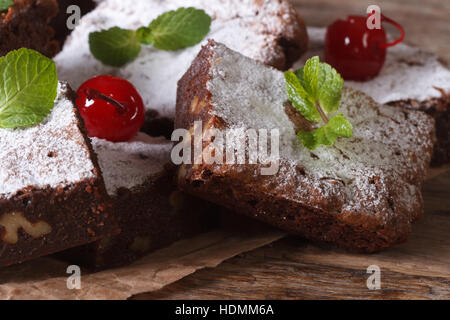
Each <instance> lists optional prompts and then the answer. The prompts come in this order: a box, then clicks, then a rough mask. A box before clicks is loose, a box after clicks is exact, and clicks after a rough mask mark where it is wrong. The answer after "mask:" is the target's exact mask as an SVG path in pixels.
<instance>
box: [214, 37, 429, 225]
mask: <svg viewBox="0 0 450 320" xmlns="http://www.w3.org/2000/svg"><path fill="white" fill-rule="evenodd" d="M212 50H214V54H213V56H212V57H211V58H210V63H211V64H212V67H211V71H210V74H211V80H210V81H209V82H208V90H209V91H210V93H211V101H212V104H213V107H212V111H211V112H212V114H214V115H216V116H218V117H220V118H221V119H223V120H224V122H225V124H226V125H227V127H229V128H230V127H231V128H246V129H248V128H252V129H255V130H258V129H269V130H270V129H279V131H280V156H281V169H280V173H279V174H278V177H279V178H276V177H275V178H274V179H276V181H277V183H276V185H274V186H273V187H272V188H271V189H272V190H273V192H274V194H279V193H281V194H285V192H284V191H283V190H290V189H294V192H292V197H293V199H291V200H292V201H298V202H301V203H304V204H305V205H307V206H309V207H315V208H319V209H324V206H325V207H326V206H327V204H328V205H331V204H333V203H334V204H335V207H334V208H333V209H332V210H336V212H347V214H356V213H358V214H360V213H361V212H365V213H367V214H372V213H373V214H379V215H380V216H382V217H383V219H386V220H387V219H391V218H392V217H393V214H394V213H395V211H394V209H393V208H392V207H395V208H397V210H400V209H398V208H402V210H406V214H411V215H412V214H413V213H414V212H416V213H417V210H413V209H414V208H417V207H420V202H418V199H419V198H420V184H421V183H422V179H423V177H424V175H425V172H426V170H427V166H428V164H429V160H430V156H431V152H424V150H428V151H430V150H431V149H432V139H431V133H432V131H433V122H432V120H431V119H430V118H429V117H427V116H425V115H423V114H422V113H419V112H414V111H401V110H398V109H395V108H393V107H389V106H382V105H378V104H377V103H375V102H374V101H373V100H372V99H371V98H370V97H368V96H367V95H365V94H363V93H361V92H358V91H355V90H353V89H350V88H346V89H345V90H344V92H343V97H342V106H341V109H340V111H342V112H343V113H344V114H345V115H346V116H347V117H348V118H349V119H350V121H351V122H352V124H353V126H354V136H353V137H352V138H351V139H339V140H338V141H337V142H336V144H335V145H334V146H333V147H319V148H318V149H316V150H314V151H309V150H307V149H305V148H304V147H303V146H302V145H301V143H300V142H299V140H298V138H297V136H296V132H295V128H294V124H293V122H292V121H291V120H290V118H289V117H288V115H287V114H286V112H285V103H286V102H287V101H288V97H287V94H286V89H285V80H284V77H283V73H281V72H279V71H278V70H275V69H272V68H267V67H264V66H262V65H261V64H260V63H258V62H256V61H253V60H251V59H248V58H246V57H243V56H242V55H240V54H238V53H236V52H234V51H231V50H229V49H228V48H226V47H225V46H223V45H221V44H216V45H215V46H214V47H212ZM298 168H302V170H303V171H304V174H302V175H299V174H298ZM311 193H314V195H315V197H313V198H314V199H315V200H314V201H316V202H311V201H313V200H311V199H313V198H312V197H310V196H309V194H311ZM308 199H309V200H308ZM336 199H339V203H340V206H337V205H336V201H337V200H336ZM391 201H392V203H391ZM414 218H415V217H413V216H410V217H409V220H410V221H412V220H414Z"/></svg>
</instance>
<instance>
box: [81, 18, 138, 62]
mask: <svg viewBox="0 0 450 320" xmlns="http://www.w3.org/2000/svg"><path fill="white" fill-rule="evenodd" d="M89 46H90V49H91V53H92V55H93V56H94V57H95V58H96V59H97V60H100V61H101V62H103V63H104V64H106V65H110V66H113V67H121V66H123V65H125V64H127V63H128V62H130V61H132V60H134V59H136V57H137V56H138V55H139V52H140V51H141V44H140V42H139V40H138V38H137V36H136V31H133V30H126V29H121V28H118V27H114V28H111V29H108V30H102V31H98V32H92V33H90V34H89Z"/></svg>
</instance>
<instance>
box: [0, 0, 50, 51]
mask: <svg viewBox="0 0 450 320" xmlns="http://www.w3.org/2000/svg"><path fill="white" fill-rule="evenodd" d="M13 2H14V5H13V6H12V7H10V8H9V9H7V10H5V11H3V12H0V56H3V55H6V54H7V53H8V52H9V51H12V50H15V49H19V48H29V49H34V50H36V51H39V52H40V53H42V54H44V55H46V56H47V57H50V58H51V57H53V56H54V55H55V54H56V53H57V52H58V51H59V44H58V42H57V41H56V40H55V38H54V34H55V33H54V30H53V29H52V28H51V27H50V22H51V20H52V19H53V18H54V17H55V16H56V15H57V13H58V4H57V1H56V0H14V1H13Z"/></svg>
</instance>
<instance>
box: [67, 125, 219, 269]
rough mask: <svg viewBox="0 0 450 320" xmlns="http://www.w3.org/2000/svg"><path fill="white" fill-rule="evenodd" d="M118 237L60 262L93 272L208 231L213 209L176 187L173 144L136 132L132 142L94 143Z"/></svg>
mask: <svg viewBox="0 0 450 320" xmlns="http://www.w3.org/2000/svg"><path fill="white" fill-rule="evenodd" d="M93 146H94V149H95V151H96V153H97V155H98V158H99V162H100V167H101V169H102V171H103V175H104V179H105V183H106V187H107V190H108V193H109V194H110V196H111V197H112V198H113V201H114V211H115V213H116V216H117V220H118V221H119V226H120V228H121V230H122V231H121V233H120V234H119V235H117V236H113V237H107V238H105V239H102V240H100V241H97V242H96V243H93V244H89V245H85V246H82V247H79V248H74V249H72V250H68V251H67V252H64V253H62V254H61V255H60V257H62V258H63V259H64V260H68V261H71V262H73V263H76V264H81V265H84V266H86V267H88V268H91V269H103V268H107V267H115V266H121V265H125V264H127V263H130V262H132V261H135V260H136V259H138V258H140V257H142V256H144V255H145V254H147V253H149V252H151V251H154V250H157V249H160V248H163V247H166V246H168V245H170V244H171V243H173V242H175V241H177V240H179V239H182V238H186V237H190V236H193V235H195V234H197V233H200V232H202V231H206V230H207V229H208V228H209V227H210V226H211V225H212V224H213V223H214V219H215V217H214V216H213V215H211V212H208V213H209V214H207V215H206V214H205V213H206V212H207V211H208V210H210V209H211V207H212V206H211V205H209V204H207V203H205V202H204V201H202V200H199V199H196V198H193V197H191V196H187V195H185V194H183V193H181V192H180V191H178V190H177V188H176V183H175V181H174V176H175V169H176V168H174V167H173V166H170V165H169V163H170V151H171V148H172V143H171V142H170V141H167V140H165V139H163V138H151V137H149V136H147V135H145V134H143V133H140V134H139V135H138V136H137V137H136V138H135V139H134V140H133V141H130V142H124V143H113V142H109V141H105V140H100V139H96V138H94V139H93Z"/></svg>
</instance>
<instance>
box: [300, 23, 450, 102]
mask: <svg viewBox="0 0 450 320" xmlns="http://www.w3.org/2000/svg"><path fill="white" fill-rule="evenodd" d="M325 33H326V30H325V29H324V28H312V27H311V28H308V34H309V37H310V44H311V45H310V50H309V51H308V52H307V53H306V55H305V56H304V57H303V58H302V59H301V60H300V61H298V62H297V63H296V64H295V66H294V68H300V67H303V65H304V64H305V61H306V60H307V59H309V58H310V57H312V56H315V55H319V56H321V57H322V60H323V50H324V41H325ZM345 85H346V86H349V87H352V88H355V89H357V90H360V91H363V92H365V93H367V94H368V95H370V96H371V97H372V98H374V99H375V100H376V101H377V102H378V103H389V102H396V101H402V100H409V99H412V100H417V101H419V102H423V101H425V100H428V99H430V98H439V97H441V92H440V91H439V90H437V89H436V88H440V89H443V90H444V91H447V92H450V70H449V69H448V68H446V67H445V66H444V65H443V64H442V63H441V62H440V61H439V58H438V56H436V55H434V54H432V53H429V52H426V51H424V50H422V49H420V48H415V47H411V46H408V45H405V44H400V45H397V46H395V47H393V48H389V49H388V51H387V57H386V63H385V65H384V67H383V69H382V70H381V73H380V74H379V75H378V76H377V77H375V78H374V79H372V80H370V81H366V82H355V81H346V82H345Z"/></svg>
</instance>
